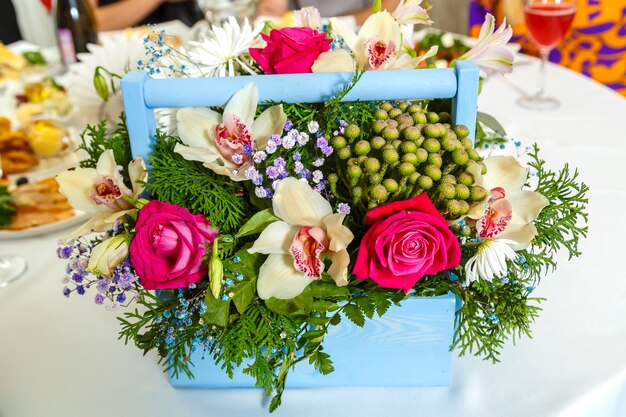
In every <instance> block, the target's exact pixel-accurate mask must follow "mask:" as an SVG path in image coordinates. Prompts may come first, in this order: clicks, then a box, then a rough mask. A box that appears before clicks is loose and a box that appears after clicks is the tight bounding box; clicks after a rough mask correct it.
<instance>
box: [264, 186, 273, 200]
mask: <svg viewBox="0 0 626 417" xmlns="http://www.w3.org/2000/svg"><path fill="white" fill-rule="evenodd" d="M273 196H274V192H273V191H272V189H271V188H266V189H265V197H266V198H272V197H273Z"/></svg>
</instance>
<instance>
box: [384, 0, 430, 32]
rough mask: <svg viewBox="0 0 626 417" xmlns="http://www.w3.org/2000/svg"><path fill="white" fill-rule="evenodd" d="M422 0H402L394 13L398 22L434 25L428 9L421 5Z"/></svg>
mask: <svg viewBox="0 0 626 417" xmlns="http://www.w3.org/2000/svg"><path fill="white" fill-rule="evenodd" d="M421 4H422V0H400V3H399V4H398V7H396V10H394V11H393V13H392V15H393V17H395V18H396V20H397V21H398V23H400V24H401V25H403V24H410V25H414V24H423V25H429V26H430V25H432V23H433V21H432V20H430V17H429V16H428V11H427V10H426V9H425V8H423V7H422V6H421Z"/></svg>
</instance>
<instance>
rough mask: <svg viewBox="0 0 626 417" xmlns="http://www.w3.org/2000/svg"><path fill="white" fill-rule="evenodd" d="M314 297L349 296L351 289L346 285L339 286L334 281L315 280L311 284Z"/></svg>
mask: <svg viewBox="0 0 626 417" xmlns="http://www.w3.org/2000/svg"><path fill="white" fill-rule="evenodd" d="M309 288H311V294H312V295H313V298H348V297H349V296H350V291H349V290H348V288H346V287H338V286H337V285H336V284H335V283H334V282H333V283H330V282H323V281H314V282H313V283H312V284H311V285H309Z"/></svg>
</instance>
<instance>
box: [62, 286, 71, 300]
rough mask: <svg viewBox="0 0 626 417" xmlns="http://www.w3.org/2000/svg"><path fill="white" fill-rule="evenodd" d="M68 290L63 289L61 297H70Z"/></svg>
mask: <svg viewBox="0 0 626 417" xmlns="http://www.w3.org/2000/svg"><path fill="white" fill-rule="evenodd" d="M70 292H71V291H70V289H69V288H67V287H63V295H64V296H66V297H67V298H69V297H70Z"/></svg>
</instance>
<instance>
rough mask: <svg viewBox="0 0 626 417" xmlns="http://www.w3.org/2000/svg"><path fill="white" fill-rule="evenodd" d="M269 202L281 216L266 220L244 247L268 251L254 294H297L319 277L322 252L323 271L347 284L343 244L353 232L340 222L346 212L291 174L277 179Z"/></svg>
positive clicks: (346, 256)
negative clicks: (336, 209)
mask: <svg viewBox="0 0 626 417" xmlns="http://www.w3.org/2000/svg"><path fill="white" fill-rule="evenodd" d="M272 205H273V209H274V215H276V216H277V217H278V218H280V219H281V220H280V221H276V222H274V223H272V224H270V225H269V226H268V227H267V228H266V229H265V230H264V231H263V232H262V233H261V235H260V236H259V238H258V239H257V240H256V242H254V245H253V246H252V247H251V248H250V249H249V250H248V252H250V253H263V254H266V255H269V256H268V257H267V260H266V261H265V262H264V263H263V265H262V266H261V268H260V270H259V278H258V281H257V292H258V293H259V297H261V298H262V299H264V300H266V299H268V298H270V297H275V298H279V299H289V298H293V297H296V296H298V295H299V294H300V293H301V292H302V291H303V290H304V288H306V286H307V285H309V284H310V283H311V282H313V281H314V280H316V279H319V278H320V277H321V275H322V272H323V271H324V262H323V258H324V257H326V256H327V257H329V258H330V259H331V261H332V264H331V266H330V268H329V270H328V274H329V275H330V276H331V277H332V278H333V279H334V280H335V282H336V283H337V285H340V286H343V285H347V284H348V264H349V263H350V256H349V255H348V251H347V250H346V248H347V247H348V245H349V244H350V242H351V241H352V239H353V238H354V235H353V234H352V232H351V231H350V229H348V228H347V227H345V226H344V225H343V221H344V219H345V217H346V215H345V214H340V213H333V211H332V208H331V206H330V204H329V203H328V201H326V200H325V199H324V197H322V196H321V195H320V194H318V193H316V192H315V191H314V190H313V189H312V188H311V187H310V186H309V185H308V184H307V183H306V182H304V181H299V180H296V179H295V178H285V179H284V180H282V181H280V182H279V183H278V186H277V187H276V193H275V194H274V198H273V201H272Z"/></svg>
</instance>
